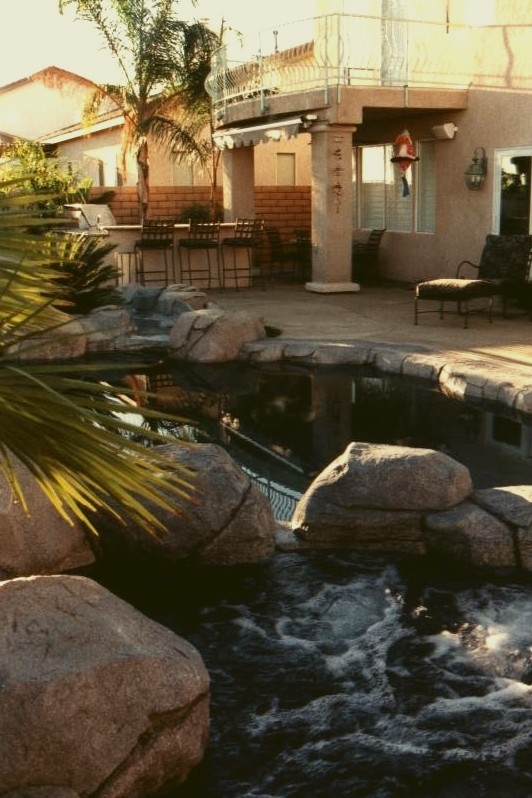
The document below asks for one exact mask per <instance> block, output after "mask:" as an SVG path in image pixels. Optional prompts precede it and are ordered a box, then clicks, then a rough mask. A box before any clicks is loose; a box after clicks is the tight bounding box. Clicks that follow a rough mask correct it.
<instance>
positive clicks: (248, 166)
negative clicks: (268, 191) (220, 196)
mask: <svg viewBox="0 0 532 798" xmlns="http://www.w3.org/2000/svg"><path fill="white" fill-rule="evenodd" d="M222 174H223V192H224V221H226V222H234V221H235V219H237V218H238V217H244V218H247V219H252V218H253V217H254V216H255V190H254V189H255V148H254V147H234V148H233V149H232V150H229V149H227V150H223V152H222Z"/></svg>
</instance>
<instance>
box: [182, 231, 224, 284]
mask: <svg viewBox="0 0 532 798" xmlns="http://www.w3.org/2000/svg"><path fill="white" fill-rule="evenodd" d="M219 242H220V222H197V221H192V220H191V221H190V222H189V224H188V237H187V238H182V239H181V240H180V241H179V245H178V249H177V251H178V254H179V268H180V270H181V280H183V281H185V282H189V283H191V284H192V283H193V282H194V280H195V279H203V280H206V281H207V288H210V287H211V281H212V271H211V252H215V253H216V276H217V280H218V286H219V287H220V288H221V287H222V275H221V271H220V247H219ZM183 250H185V251H186V253H187V257H186V266H185V265H184V264H183V257H182V251H183ZM193 252H204V253H205V255H206V256H207V257H206V258H204V259H203V261H200V260H199V258H191V257H190V256H191V253H193Z"/></svg>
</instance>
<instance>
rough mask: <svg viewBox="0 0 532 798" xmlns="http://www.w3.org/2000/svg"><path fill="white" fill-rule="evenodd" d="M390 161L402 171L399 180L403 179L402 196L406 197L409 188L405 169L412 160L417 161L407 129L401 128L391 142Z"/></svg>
mask: <svg viewBox="0 0 532 798" xmlns="http://www.w3.org/2000/svg"><path fill="white" fill-rule="evenodd" d="M390 160H391V162H392V163H396V164H397V165H398V166H399V169H401V171H402V173H403V174H402V176H401V180H402V181H403V197H408V195H409V194H410V188H409V185H408V180H407V179H406V172H407V169H410V167H411V166H412V164H413V163H414V161H419V157H418V156H417V155H416V148H415V147H414V142H413V141H412V139H411V137H410V133H409V132H408V130H406V128H405V130H403V132H402V133H400V134H399V135H398V136H397V138H396V139H395V141H394V143H393V158H391V159H390Z"/></svg>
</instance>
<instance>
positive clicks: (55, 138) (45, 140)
mask: <svg viewBox="0 0 532 798" xmlns="http://www.w3.org/2000/svg"><path fill="white" fill-rule="evenodd" d="M123 124H124V115H123V114H118V115H115V116H111V117H109V118H107V119H103V120H101V121H99V122H94V123H93V124H92V125H87V126H84V125H73V126H72V127H69V128H65V129H64V130H59V131H55V132H54V133H49V134H47V135H46V136H42V137H41V138H40V139H39V141H40V142H41V144H62V143H63V142H65V141H72V140H73V139H81V138H85V137H86V136H90V135H91V134H93V133H100V132H101V131H103V130H111V129H112V128H114V127H120V126H121V125H123Z"/></svg>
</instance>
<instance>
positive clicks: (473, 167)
mask: <svg viewBox="0 0 532 798" xmlns="http://www.w3.org/2000/svg"><path fill="white" fill-rule="evenodd" d="M487 174H488V159H487V158H486V150H485V149H484V147H475V150H474V152H473V158H472V159H471V163H470V164H469V166H468V167H467V169H466V170H465V172H464V177H465V182H466V186H467V187H468V189H469V190H470V191H478V190H479V189H480V188H482V184H483V183H484V180H485V179H486V175H487Z"/></svg>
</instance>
